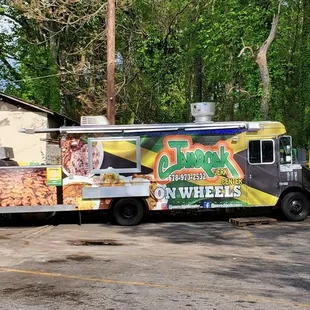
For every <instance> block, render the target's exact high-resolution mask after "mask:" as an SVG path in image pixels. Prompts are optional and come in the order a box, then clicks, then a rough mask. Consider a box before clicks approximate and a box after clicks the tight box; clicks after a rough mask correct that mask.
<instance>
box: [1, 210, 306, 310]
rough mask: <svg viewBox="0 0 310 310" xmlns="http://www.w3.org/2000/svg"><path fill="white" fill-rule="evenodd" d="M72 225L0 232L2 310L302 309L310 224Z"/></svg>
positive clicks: (11, 227)
mask: <svg viewBox="0 0 310 310" xmlns="http://www.w3.org/2000/svg"><path fill="white" fill-rule="evenodd" d="M74 216H75V215H74ZM74 216H73V217H70V216H68V218H67V219H65V218H62V219H60V218H58V219H56V220H54V221H52V222H44V223H37V224H33V223H32V225H28V223H27V222H26V223H19V225H17V224H14V223H13V224H12V223H10V222H7V221H5V220H4V221H2V222H1V226H0V275H1V286H0V297H1V303H0V309H6V310H9V309H14V310H17V309H21V310H28V309H29V310H30V309H31V310H37V309H38V310H39V309H40V310H41V309H55V310H56V309H64V310H69V309H81V310H82V309H83V310H87V309H107V310H112V309H113V310H118V309H124V310H125V309H147V310H149V309H160V310H163V309H212V310H220V309H260V310H261V309H268V310H272V309H279V310H280V309H281V310H282V309H310V259H309V258H310V244H309V240H310V218H308V219H307V220H306V221H304V222H296V223H291V222H286V221H282V220H279V219H278V221H277V223H272V224H268V225H251V226H245V227H238V226H236V225H233V224H232V223H229V221H228V219H229V217H230V216H229V215H228V216H227V215H226V216H222V217H221V216H220V217H218V218H212V219H210V218H208V217H199V216H198V217H187V216H183V217H178V216H170V217H158V218H156V217H155V218H152V219H151V220H149V222H147V223H143V224H141V225H139V226H135V227H120V226H114V225H111V224H110V223H108V222H103V223H102V222H97V221H96V218H95V219H86V218H85V217H83V223H82V225H79V224H78V218H74ZM267 216H269V215H267ZM97 220H98V218H97ZM26 224H27V225H26Z"/></svg>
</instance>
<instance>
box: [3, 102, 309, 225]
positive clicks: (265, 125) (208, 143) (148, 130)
mask: <svg viewBox="0 0 310 310" xmlns="http://www.w3.org/2000/svg"><path fill="white" fill-rule="evenodd" d="M214 111H215V105H214V103H210V102H200V103H194V104H192V105H191V112H192V115H193V117H194V118H195V120H194V122H193V123H170V124H141V125H136V124H133V125H110V124H108V122H107V121H106V119H105V118H104V117H102V116H84V117H82V118H81V125H80V126H72V127H70V126H63V127H59V128H46V129H44V128H42V129H23V130H22V132H24V133H26V134H36V133H44V132H53V134H57V135H58V137H59V141H60V148H61V156H62V165H61V167H60V168H59V167H49V166H47V167H44V169H46V170H48V169H49V170H50V169H54V178H55V173H56V175H57V173H58V175H57V176H56V180H58V181H57V182H52V181H51V180H49V178H50V177H51V173H50V174H46V180H45V181H44V182H45V184H44V186H46V187H49V188H50V191H51V193H50V195H51V196H53V195H55V192H56V190H55V188H57V195H56V196H55V197H56V198H53V199H54V200H51V201H53V202H54V201H55V199H56V202H55V203H53V204H51V205H50V206H48V205H47V204H44V206H41V205H40V204H37V203H34V201H37V200H31V199H30V200H29V201H30V202H29V204H28V205H27V206H25V205H23V204H19V203H17V202H18V200H14V199H13V197H14V195H16V193H15V192H13V191H12V192H11V193H9V194H7V193H6V195H8V196H9V197H11V198H12V199H11V200H10V201H11V202H12V205H5V206H3V207H2V208H1V209H0V212H2V213H10V212H47V211H71V210H77V211H85V210H87V211H91V210H94V211H96V210H97V211H98V210H109V212H110V215H112V217H113V219H114V221H115V222H116V223H118V224H119V225H137V224H139V223H140V222H141V221H142V220H143V218H144V217H145V215H146V214H147V213H148V212H152V211H162V212H165V211H167V210H178V209H180V210H187V209H188V210H200V211H204V210H220V209H228V208H251V207H266V206H267V207H271V208H279V209H280V210H281V211H282V212H283V214H284V215H285V217H286V218H287V219H288V220H290V221H301V220H304V219H305V218H306V217H307V216H308V214H309V201H310V200H309V193H310V170H309V169H308V168H307V167H306V166H302V165H301V164H300V163H298V162H297V159H296V156H294V152H293V150H294V149H293V146H292V139H291V137H290V136H289V135H287V133H286V129H285V126H284V125H283V124H282V123H280V122H274V121H252V122H247V121H244V122H242V121H235V122H213V121H212V116H213V114H214ZM98 120H100V121H99V122H98ZM102 120H103V122H102ZM16 169H18V167H17V168H16ZM21 184H22V183H21ZM23 184H24V183H23ZM0 190H1V191H2V190H3V189H0ZM44 195H45V194H44Z"/></svg>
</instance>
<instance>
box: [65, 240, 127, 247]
mask: <svg viewBox="0 0 310 310" xmlns="http://www.w3.org/2000/svg"><path fill="white" fill-rule="evenodd" d="M68 243H69V244H70V245H77V246H82V245H86V246H90V245H93V246H99V245H111V246H112V245H114V246H120V245H124V244H123V243H120V242H118V241H117V240H111V239H103V240H69V241H68Z"/></svg>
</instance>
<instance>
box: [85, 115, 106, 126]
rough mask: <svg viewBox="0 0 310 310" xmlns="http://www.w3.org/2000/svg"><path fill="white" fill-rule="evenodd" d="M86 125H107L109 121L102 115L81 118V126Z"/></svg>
mask: <svg viewBox="0 0 310 310" xmlns="http://www.w3.org/2000/svg"><path fill="white" fill-rule="evenodd" d="M88 125H109V121H108V119H107V118H106V117H105V116H103V115H87V116H85V115H84V116H81V126H88Z"/></svg>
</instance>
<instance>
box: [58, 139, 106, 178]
mask: <svg viewBox="0 0 310 310" xmlns="http://www.w3.org/2000/svg"><path fill="white" fill-rule="evenodd" d="M102 158H103V153H102V151H100V149H99V148H98V147H93V148H92V168H93V169H99V168H100V165H101V162H102ZM62 160H63V167H64V171H65V172H66V173H67V174H72V175H79V176H86V175H88V172H89V171H88V145H87V142H86V141H83V140H82V139H67V140H63V141H62Z"/></svg>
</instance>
